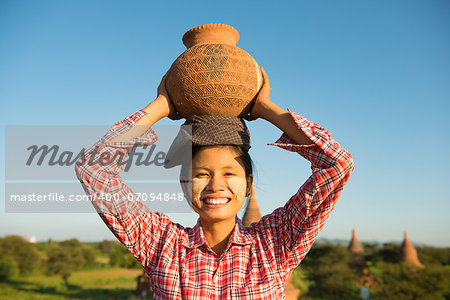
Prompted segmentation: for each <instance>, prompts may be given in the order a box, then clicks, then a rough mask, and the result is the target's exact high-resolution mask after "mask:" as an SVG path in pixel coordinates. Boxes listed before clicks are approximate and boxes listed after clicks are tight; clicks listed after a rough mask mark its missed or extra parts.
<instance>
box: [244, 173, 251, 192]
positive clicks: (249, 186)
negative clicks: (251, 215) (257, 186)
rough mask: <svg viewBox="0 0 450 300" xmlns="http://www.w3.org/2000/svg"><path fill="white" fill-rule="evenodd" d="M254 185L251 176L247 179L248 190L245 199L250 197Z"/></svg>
mask: <svg viewBox="0 0 450 300" xmlns="http://www.w3.org/2000/svg"><path fill="white" fill-rule="evenodd" d="M252 185H253V175H252V174H250V176H248V177H247V190H246V194H245V197H248V196H250V193H251V191H252Z"/></svg>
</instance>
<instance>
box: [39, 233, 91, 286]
mask: <svg viewBox="0 0 450 300" xmlns="http://www.w3.org/2000/svg"><path fill="white" fill-rule="evenodd" d="M47 256H48V258H47V270H46V274H47V275H60V276H61V277H62V279H63V280H64V283H65V284H66V286H67V285H68V283H69V282H68V279H69V277H70V275H71V274H72V272H74V271H76V270H79V269H80V268H82V267H85V266H90V265H92V264H93V262H94V261H95V251H94V249H92V247H89V246H85V245H83V244H82V243H81V242H80V241H78V240H77V239H70V240H66V241H63V242H60V243H58V244H57V245H54V246H51V247H50V248H49V250H48V254H47Z"/></svg>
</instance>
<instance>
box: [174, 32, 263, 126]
mask: <svg viewBox="0 0 450 300" xmlns="http://www.w3.org/2000/svg"><path fill="white" fill-rule="evenodd" d="M238 40H239V33H238V31H237V30H236V29H235V28H234V27H232V26H230V25H226V24H205V25H200V26H197V27H194V28H192V29H190V30H189V31H187V32H186V33H185V34H184V35H183V44H184V45H185V46H186V47H187V50H186V51H185V52H183V53H182V54H181V55H180V56H179V57H178V58H177V59H176V60H175V61H174V62H173V64H172V66H171V67H170V69H169V71H168V74H167V79H166V89H167V91H168V93H169V97H170V99H171V101H172V104H173V106H174V107H175V109H176V110H177V111H178V112H179V113H180V115H181V116H182V117H184V118H187V117H189V116H191V115H194V114H195V115H228V116H237V117H244V116H245V115H246V114H247V113H248V112H249V111H250V109H251V106H252V104H253V100H254V98H255V96H256V94H257V93H258V91H259V89H260V88H261V86H262V74H261V71H260V69H259V65H258V63H257V62H256V60H255V59H254V58H253V57H252V56H251V55H250V54H248V53H247V52H246V51H244V50H243V49H241V48H239V47H237V46H236V43H237V42H238Z"/></svg>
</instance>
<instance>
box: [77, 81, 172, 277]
mask: <svg viewBox="0 0 450 300" xmlns="http://www.w3.org/2000/svg"><path fill="white" fill-rule="evenodd" d="M164 79H165V78H164V77H163V79H162V81H161V84H160V87H159V88H158V97H157V98H156V99H155V100H154V101H153V102H151V103H150V104H149V105H148V106H147V107H145V108H144V109H142V110H139V111H137V112H136V113H134V114H132V115H131V116H129V117H127V118H126V119H125V120H123V121H121V122H118V123H116V124H114V125H113V126H112V128H111V129H110V130H109V131H108V132H107V133H106V135H105V136H104V137H103V138H102V139H101V140H100V141H98V142H97V143H96V144H95V145H94V146H92V147H91V148H90V149H89V150H87V151H86V152H85V154H84V157H83V158H82V159H80V160H79V161H78V162H77V164H76V166H75V171H76V174H77V177H78V179H79V180H80V182H81V184H82V186H83V188H84V190H85V192H86V193H87V194H88V195H90V196H91V198H92V200H93V201H92V204H93V206H94V207H95V209H96V210H97V212H98V213H99V215H100V217H101V218H102V220H103V221H104V223H105V224H106V225H107V226H108V228H109V229H110V230H111V231H112V233H113V234H114V235H115V236H116V237H117V238H118V239H119V240H120V241H121V242H122V243H123V244H124V245H125V246H126V247H127V248H128V250H129V251H130V252H131V253H132V254H133V256H134V257H135V258H136V259H137V260H138V261H139V262H140V263H141V265H142V266H144V267H145V268H146V269H147V272H149V273H150V272H151V270H152V269H153V268H152V267H153V265H154V263H155V260H156V259H157V256H158V253H160V252H162V249H163V248H164V247H168V246H170V244H171V241H173V239H175V238H176V234H177V233H176V230H177V228H176V227H174V226H172V223H171V221H170V220H169V218H168V217H167V216H166V215H164V214H161V213H152V212H151V211H150V209H149V208H148V207H146V206H145V205H143V204H142V203H141V202H139V201H129V199H130V197H129V195H133V192H132V190H131V189H130V188H129V187H128V186H127V185H126V184H125V183H124V182H123V180H122V178H121V177H120V176H119V173H120V172H121V171H123V169H124V167H125V165H124V164H120V163H119V159H120V158H121V159H122V161H123V160H124V159H125V158H126V157H127V156H128V153H129V152H130V151H131V150H132V149H133V147H134V146H135V145H136V144H137V143H139V144H140V145H148V144H152V143H154V142H156V141H157V139H158V138H157V136H156V134H155V133H154V132H153V130H152V129H151V126H152V125H153V124H154V123H156V122H157V121H158V120H160V119H162V118H164V117H166V116H168V117H170V118H176V114H175V112H174V110H173V108H172V107H171V105H170V101H169V99H168V97H167V94H165V89H164V88H163V87H164ZM93 156H94V158H97V159H91V158H93ZM100 158H103V159H100ZM100 161H101V162H100ZM93 162H95V163H93ZM136 198H137V197H135V198H134V199H136ZM106 199H110V200H112V201H105V200H106ZM172 244H173V243H172Z"/></svg>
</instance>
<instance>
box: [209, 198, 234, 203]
mask: <svg viewBox="0 0 450 300" xmlns="http://www.w3.org/2000/svg"><path fill="white" fill-rule="evenodd" d="M203 201H204V202H205V203H207V204H225V203H227V202H228V198H220V199H211V198H206V199H204V200H203Z"/></svg>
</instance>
